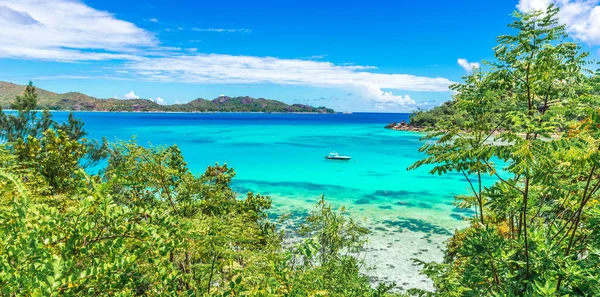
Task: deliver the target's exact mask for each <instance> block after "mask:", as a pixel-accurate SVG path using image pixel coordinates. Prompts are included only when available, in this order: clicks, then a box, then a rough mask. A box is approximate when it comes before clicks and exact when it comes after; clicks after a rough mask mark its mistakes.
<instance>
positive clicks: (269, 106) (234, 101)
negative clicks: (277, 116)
mask: <svg viewBox="0 0 600 297" xmlns="http://www.w3.org/2000/svg"><path fill="white" fill-rule="evenodd" d="M23 90H25V85H17V84H13V83H9V82H2V81H0V106H2V107H3V108H7V107H8V106H9V105H10V103H11V102H12V101H13V100H14V99H15V97H16V96H17V95H21V94H22V93H23ZM36 90H37V93H38V97H39V106H40V107H41V108H44V109H49V110H68V111H129V112H142V111H148V112H151V111H159V112H161V111H162V112H299V113H304V112H306V113H334V112H335V111H334V110H333V109H330V108H326V107H313V106H310V105H305V104H292V105H289V104H286V103H283V102H281V101H277V100H270V99H264V98H252V97H248V96H241V97H228V96H219V97H217V98H215V99H213V100H206V99H202V98H198V99H195V100H192V101H190V102H188V103H185V104H173V105H161V104H158V103H156V102H154V101H152V100H149V99H115V98H110V99H99V98H95V97H92V96H88V95H86V94H83V93H79V92H68V93H64V94H58V93H54V92H51V91H47V90H44V89H40V88H36Z"/></svg>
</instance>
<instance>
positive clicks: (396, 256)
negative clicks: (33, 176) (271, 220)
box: [55, 112, 472, 288]
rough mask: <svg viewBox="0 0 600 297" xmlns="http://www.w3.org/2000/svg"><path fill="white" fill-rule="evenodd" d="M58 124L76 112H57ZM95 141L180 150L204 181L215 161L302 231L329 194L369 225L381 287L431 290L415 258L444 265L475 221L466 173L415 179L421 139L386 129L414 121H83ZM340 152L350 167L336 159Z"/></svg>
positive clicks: (85, 115) (168, 117) (127, 116)
mask: <svg viewBox="0 0 600 297" xmlns="http://www.w3.org/2000/svg"><path fill="white" fill-rule="evenodd" d="M55 115H56V117H57V119H59V120H61V119H64V118H66V116H67V113H61V112H57V113H55ZM75 115H76V117H79V118H81V119H83V120H84V121H85V123H86V125H85V128H86V130H87V131H88V132H89V133H90V136H91V137H96V138H100V137H102V136H106V137H107V138H108V139H109V140H128V139H130V138H131V137H132V136H134V135H135V137H136V139H137V141H138V143H139V144H142V145H147V144H149V143H151V144H152V145H173V144H177V145H178V146H179V147H180V148H181V150H182V151H183V153H184V156H185V158H186V161H187V162H188V164H189V166H190V168H191V169H192V170H193V171H194V172H195V173H198V174H200V173H202V172H203V171H204V169H205V168H206V166H208V165H212V164H214V163H215V162H219V163H221V164H222V163H227V164H228V165H230V166H231V167H233V168H235V170H236V173H237V176H236V179H235V182H234V188H235V189H236V190H237V191H239V192H240V193H245V192H247V191H252V192H255V193H260V194H264V195H270V196H271V197H272V199H273V205H274V207H273V216H277V215H279V214H282V213H289V214H292V215H291V219H290V221H289V222H287V223H288V224H287V228H288V229H289V230H290V231H291V234H293V230H294V227H295V225H296V224H297V223H299V222H300V221H301V219H302V217H303V216H304V215H305V214H306V213H307V211H310V209H312V208H313V207H314V204H315V203H316V201H317V200H318V199H319V197H320V196H321V195H325V197H326V199H327V200H329V201H330V202H332V203H333V204H334V205H336V206H341V205H344V206H345V207H346V208H347V209H348V211H349V212H350V214H351V215H353V216H354V217H356V218H359V219H361V220H363V221H364V223H365V224H366V225H367V226H369V227H370V229H371V230H372V231H373V233H372V234H371V236H370V243H369V247H368V249H367V250H366V252H367V253H366V254H367V258H366V259H367V262H368V263H369V264H370V265H372V266H375V267H376V268H375V269H374V270H369V271H367V273H368V274H369V275H370V276H372V277H373V279H374V281H396V282H397V283H398V284H399V285H400V286H401V287H402V288H409V287H422V288H429V286H430V284H429V282H428V281H426V280H425V279H424V278H423V277H422V276H419V275H418V269H417V268H416V267H415V266H413V265H412V262H411V261H410V258H413V257H417V258H420V259H423V260H440V259H441V257H442V251H441V248H443V241H444V240H445V239H447V238H448V237H449V235H450V234H451V232H453V231H454V229H456V228H460V227H463V226H465V222H464V221H463V220H462V218H461V217H462V216H465V215H471V214H472V213H469V212H466V213H465V211H464V210H463V211H460V210H458V209H456V208H454V207H453V206H452V202H453V201H454V198H453V196H455V195H457V194H464V193H466V192H467V188H466V186H467V185H466V183H465V182H464V178H463V176H462V175H460V174H455V175H452V174H450V175H445V176H441V177H439V176H432V175H429V174H428V173H427V169H426V168H423V169H419V170H414V171H407V170H406V168H407V167H408V166H410V165H411V164H413V163H414V162H415V161H417V160H418V159H419V158H421V157H422V155H421V154H420V153H419V152H418V148H419V147H420V146H421V145H422V143H421V142H420V141H419V139H420V137H421V136H422V135H420V134H419V133H414V132H400V131H392V130H387V129H384V128H383V126H384V125H385V124H387V123H389V122H392V121H400V120H403V119H407V118H408V115H407V114H369V113H355V114H336V115H320V114H310V115H307V114H260V113H255V114H248V113H232V114H224V113H211V114H198V113H194V114H178V113H95V112H94V113H92V112H82V113H76V114H75ZM331 151H336V152H339V153H340V154H341V155H348V156H351V157H352V159H351V160H350V161H348V162H344V161H333V160H326V159H324V156H326V155H327V154H329V152H331Z"/></svg>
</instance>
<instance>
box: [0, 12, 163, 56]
mask: <svg viewBox="0 0 600 297" xmlns="http://www.w3.org/2000/svg"><path fill="white" fill-rule="evenodd" d="M0 27H1V28H2V30H0V40H2V42H0V58H1V57H13V58H27V59H48V60H59V61H78V60H105V59H133V58H135V57H134V56H132V55H131V52H132V51H135V50H137V49H139V48H140V47H153V46H156V45H157V44H158V41H157V40H156V39H155V37H154V35H153V34H151V33H149V32H147V31H145V30H143V29H140V28H138V27H137V26H135V25H134V24H132V23H129V22H126V21H122V20H118V19H116V18H115V17H114V16H113V15H112V14H110V13H108V12H105V11H99V10H95V9H93V8H91V7H88V6H86V5H85V4H83V3H81V2H79V1H73V0H53V1H44V0H19V1H14V0H0Z"/></svg>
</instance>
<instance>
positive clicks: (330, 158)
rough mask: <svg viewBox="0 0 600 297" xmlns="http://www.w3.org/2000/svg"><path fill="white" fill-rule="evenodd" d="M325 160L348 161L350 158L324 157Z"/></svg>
mask: <svg viewBox="0 0 600 297" xmlns="http://www.w3.org/2000/svg"><path fill="white" fill-rule="evenodd" d="M325 159H327V160H336V161H350V157H330V156H327V157H325Z"/></svg>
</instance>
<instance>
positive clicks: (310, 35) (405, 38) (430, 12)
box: [0, 0, 600, 112]
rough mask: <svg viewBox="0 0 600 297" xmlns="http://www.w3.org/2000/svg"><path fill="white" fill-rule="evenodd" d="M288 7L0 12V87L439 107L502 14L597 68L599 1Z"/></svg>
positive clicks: (70, 0) (170, 4)
mask: <svg viewBox="0 0 600 297" xmlns="http://www.w3.org/2000/svg"><path fill="white" fill-rule="evenodd" d="M288 2H289V3H288ZM291 2H292V1H183V0H171V1H166V0H160V1H159V0H157V1H107V0H103V1H101V0H86V1H83V2H82V1H75V0H53V1H42V0H0V27H2V30H0V40H3V42H2V44H0V80H4V81H10V82H14V83H19V84H25V83H27V81H28V80H30V79H31V80H33V81H34V83H35V84H36V85H37V86H39V87H42V88H46V89H49V90H52V91H55V92H68V91H80V92H83V93H86V94H89V95H92V96H96V97H99V98H108V97H118V98H136V97H141V98H150V99H153V100H155V101H159V102H160V103H165V104H172V103H175V102H176V101H177V102H187V101H189V100H193V99H195V98H198V97H202V98H209V99H212V98H215V97H217V96H219V95H221V94H224V95H228V96H239V95H249V96H253V97H265V98H271V99H277V100H281V101H284V102H287V103H305V104H311V105H325V106H328V107H333V108H335V109H336V110H340V111H381V112H398V111H400V112H401V111H410V110H413V109H415V108H417V107H422V108H429V107H432V106H436V105H439V104H440V103H441V102H443V101H445V100H448V99H449V98H450V96H451V93H450V92H449V91H448V90H447V87H448V85H449V84H451V83H453V82H458V81H460V79H461V76H463V75H465V74H466V73H467V72H468V71H469V69H470V68H471V67H474V66H476V64H474V63H478V62H480V61H481V60H484V59H485V60H490V59H492V58H493V55H492V54H493V53H492V47H493V46H494V45H495V38H496V36H498V35H500V34H505V33H510V30H509V29H508V28H507V24H508V23H509V22H510V21H511V13H512V12H513V11H514V10H515V9H520V10H522V11H527V10H531V9H536V8H543V7H545V6H547V5H548V4H549V3H550V2H555V3H556V4H557V5H559V6H560V7H562V8H563V12H561V21H563V22H564V23H566V24H567V28H568V30H569V32H570V33H571V35H572V36H574V38H576V39H577V40H579V41H580V42H581V43H582V45H583V47H584V50H588V51H591V52H592V57H594V58H597V56H598V44H600V6H598V2H599V1H591V0H520V1H507V0H503V1H500V0H490V1H471V0H461V1H399V0H396V1H312V0H310V1H294V3H291ZM459 59H464V60H460V61H461V62H460V63H459ZM461 64H462V65H461Z"/></svg>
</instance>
